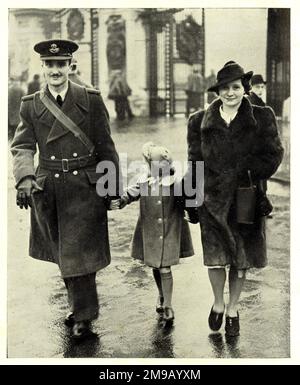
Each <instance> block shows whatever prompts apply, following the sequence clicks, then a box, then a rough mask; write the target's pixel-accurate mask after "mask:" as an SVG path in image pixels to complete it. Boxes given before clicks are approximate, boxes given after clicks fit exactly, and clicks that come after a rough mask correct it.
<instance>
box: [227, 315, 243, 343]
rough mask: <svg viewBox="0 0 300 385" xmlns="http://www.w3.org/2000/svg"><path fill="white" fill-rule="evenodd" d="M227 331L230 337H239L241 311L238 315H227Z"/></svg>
mask: <svg viewBox="0 0 300 385" xmlns="http://www.w3.org/2000/svg"><path fill="white" fill-rule="evenodd" d="M225 333H226V336H228V337H237V336H239V335H240V316H239V312H237V316H236V317H229V316H226V324H225Z"/></svg>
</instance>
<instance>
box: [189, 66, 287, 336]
mask: <svg viewBox="0 0 300 385" xmlns="http://www.w3.org/2000/svg"><path fill="white" fill-rule="evenodd" d="M252 74H253V72H247V73H245V72H244V70H243V68H242V67H241V66H239V65H238V64H237V63H235V62H233V61H230V62H228V63H226V64H225V65H224V67H223V68H222V69H221V70H220V71H219V72H218V75H217V82H216V83H215V84H214V85H213V86H212V87H210V88H209V89H208V91H214V92H216V93H217V94H218V95H219V98H218V99H217V100H216V101H214V102H213V103H212V104H211V105H210V106H209V107H208V109H207V110H206V111H198V112H196V113H195V114H193V115H192V116H191V117H190V119H189V123H188V137H187V140H188V156H189V160H190V161H192V164H193V167H192V170H195V164H196V161H204V203H203V205H202V206H201V207H200V208H199V210H198V211H199V221H200V226H201V238H202V247H203V257H204V264H205V265H206V266H207V267H208V275H209V279H210V283H211V286H212V290H213V294H214V304H213V306H212V308H211V311H210V314H209V319H208V321H209V326H210V328H211V329H212V330H213V331H217V330H219V329H220V328H221V325H222V322H223V315H224V313H225V302H224V286H225V281H226V269H225V268H226V267H229V303H228V305H227V308H226V324H225V331H226V335H228V336H237V335H239V330H240V325H239V313H238V301H239V298H240V294H241V291H242V288H243V284H244V281H245V272H246V270H247V269H249V268H251V267H256V268H261V267H264V266H266V264H267V257H266V237H265V220H264V217H262V216H260V215H258V214H256V217H255V220H254V223H253V224H239V223H237V217H236V214H237V213H236V203H235V202H236V191H237V188H238V187H243V186H244V187H248V186H249V174H248V170H250V175H251V177H252V180H253V184H258V182H259V181H260V180H261V179H268V178H270V177H271V175H272V174H274V173H275V171H276V170H277V168H278V166H279V164H280V162H281V160H282V156H283V149H282V146H281V142H280V139H279V137H278V132H277V124H276V119H275V116H274V113H273V110H272V109H271V108H269V107H258V106H252V105H251V104H250V102H249V101H248V100H247V99H246V97H245V93H247V92H248V91H249V89H250V86H249V81H250V79H251V76H252ZM194 174H195V173H193V177H195V175H194Z"/></svg>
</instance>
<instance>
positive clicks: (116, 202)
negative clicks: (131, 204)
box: [109, 197, 128, 210]
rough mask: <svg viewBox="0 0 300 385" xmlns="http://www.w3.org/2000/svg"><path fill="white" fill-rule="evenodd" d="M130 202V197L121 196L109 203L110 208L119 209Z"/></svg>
mask: <svg viewBox="0 0 300 385" xmlns="http://www.w3.org/2000/svg"><path fill="white" fill-rule="evenodd" d="M127 203H128V199H127V198H126V197H121V198H119V199H113V200H111V201H110V203H109V210H119V209H122V208H124V207H125V206H126V205H127Z"/></svg>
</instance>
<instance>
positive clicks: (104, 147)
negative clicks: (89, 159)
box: [92, 95, 123, 199]
mask: <svg viewBox="0 0 300 385" xmlns="http://www.w3.org/2000/svg"><path fill="white" fill-rule="evenodd" d="M93 99H94V108H93V110H92V111H93V113H94V115H93V116H92V119H93V122H94V129H95V153H96V157H97V160H98V161H99V162H100V161H110V162H112V164H113V165H114V166H115V170H116V181H115V183H116V189H115V191H116V196H111V197H110V198H112V199H113V198H115V197H119V196H121V195H122V193H123V181H122V172H121V165H120V161H119V156H118V153H117V150H116V148H115V144H114V141H113V139H112V137H111V131H110V126H109V115H108V112H107V109H106V107H105V105H104V102H103V100H102V97H101V96H100V95H93Z"/></svg>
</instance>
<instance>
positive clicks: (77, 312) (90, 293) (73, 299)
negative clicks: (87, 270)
mask: <svg viewBox="0 0 300 385" xmlns="http://www.w3.org/2000/svg"><path fill="white" fill-rule="evenodd" d="M64 281H65V285H66V288H67V291H68V300H69V305H70V310H71V311H72V312H73V313H74V318H75V321H92V320H94V319H96V318H97V317H98V313H99V304H98V295H97V287H96V273H91V274H87V275H82V276H80V277H71V278H65V279H64Z"/></svg>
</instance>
